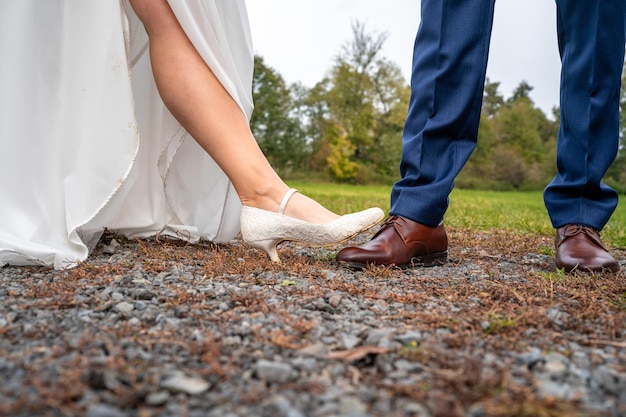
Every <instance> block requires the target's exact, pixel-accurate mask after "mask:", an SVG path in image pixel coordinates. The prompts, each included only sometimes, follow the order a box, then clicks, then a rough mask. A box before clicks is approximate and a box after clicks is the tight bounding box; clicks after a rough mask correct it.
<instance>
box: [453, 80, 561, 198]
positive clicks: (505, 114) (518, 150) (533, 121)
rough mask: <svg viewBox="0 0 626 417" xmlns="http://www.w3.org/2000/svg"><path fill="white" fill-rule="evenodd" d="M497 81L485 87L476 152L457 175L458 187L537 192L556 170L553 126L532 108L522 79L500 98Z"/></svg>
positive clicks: (529, 88) (488, 83)
mask: <svg viewBox="0 0 626 417" xmlns="http://www.w3.org/2000/svg"><path fill="white" fill-rule="evenodd" d="M498 85H499V84H498V83H491V82H489V81H487V82H486V84H485V93H484V97H485V99H487V102H486V104H483V109H482V114H481V122H480V126H479V132H478V138H479V139H478V145H477V149H476V151H475V152H474V154H473V155H472V157H471V158H470V160H469V161H468V163H467V165H466V167H465V168H464V170H463V173H462V175H460V176H459V181H458V185H459V186H460V187H463V186H465V187H476V186H479V187H488V188H494V187H495V188H537V187H538V186H543V185H545V184H546V183H547V182H548V181H549V179H550V178H552V176H553V175H554V172H555V158H554V154H555V142H556V134H557V129H558V127H557V126H558V125H557V124H556V122H554V121H550V120H549V119H548V118H547V117H546V115H545V114H544V113H543V111H541V109H539V108H537V107H535V105H534V103H533V101H532V99H531V98H530V96H529V94H528V93H529V92H530V91H532V87H531V86H530V85H528V83H526V82H524V81H522V82H521V83H520V84H519V86H518V87H517V88H516V89H515V90H514V92H513V94H512V96H511V97H510V98H508V99H507V100H504V98H503V97H502V96H500V95H499V94H498V93H497V87H498Z"/></svg>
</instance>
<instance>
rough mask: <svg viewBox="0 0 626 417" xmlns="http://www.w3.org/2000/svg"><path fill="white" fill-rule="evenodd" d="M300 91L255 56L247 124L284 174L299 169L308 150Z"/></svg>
mask: <svg viewBox="0 0 626 417" xmlns="http://www.w3.org/2000/svg"><path fill="white" fill-rule="evenodd" d="M301 94H302V92H301V91H300V87H299V86H297V85H296V86H291V87H288V86H287V85H286V83H285V81H284V79H283V78H282V76H281V75H280V74H278V72H276V71H275V70H274V69H272V68H270V67H268V66H267V65H265V63H264V61H263V58H261V57H258V56H255V58H254V78H253V88H252V96H253V99H254V112H253V113H252V118H251V120H250V127H251V129H252V132H253V134H254V135H255V137H256V139H257V142H258V143H259V146H260V147H261V149H262V150H263V152H264V153H265V155H266V157H267V159H268V160H269V161H270V163H271V164H272V166H273V167H274V169H275V170H276V171H278V172H279V173H280V174H281V175H283V176H288V175H289V173H290V172H291V171H292V170H294V169H297V170H300V169H302V167H303V164H304V161H305V160H306V157H307V156H308V155H309V154H310V147H308V146H307V141H306V136H305V132H304V131H303V129H302V127H301V121H300V115H299V110H300V109H299V104H298V96H299V95H301Z"/></svg>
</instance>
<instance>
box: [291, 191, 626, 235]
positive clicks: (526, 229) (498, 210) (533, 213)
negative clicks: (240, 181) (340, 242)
mask: <svg viewBox="0 0 626 417" xmlns="http://www.w3.org/2000/svg"><path fill="white" fill-rule="evenodd" d="M290 185H291V186H292V187H295V188H297V189H298V190H300V191H301V192H302V193H304V194H306V195H308V196H310V197H312V198H314V199H316V200H318V201H319V202H321V203H322V204H324V205H325V206H326V207H328V208H330V209H331V210H333V211H335V212H337V213H341V214H344V213H348V212H352V211H357V210H362V209H364V208H367V207H372V206H377V207H380V208H382V209H383V210H385V211H386V212H387V211H388V210H389V192H390V190H391V185H389V186H361V185H346V184H332V183H306V182H290ZM445 222H446V225H448V226H452V227H456V228H468V229H475V230H489V229H506V230H516V231H518V232H519V233H523V234H531V233H537V234H543V235H546V236H552V235H553V233H554V231H553V229H552V226H551V224H550V220H549V219H548V214H547V212H546V209H545V207H544V205H543V198H542V193H541V191H532V192H512V191H511V192H497V191H474V190H454V191H453V192H452V195H451V196H450V208H449V210H448V213H447V215H446V218H445ZM602 238H603V240H604V241H605V242H606V243H607V244H608V245H609V246H611V247H615V248H626V205H624V203H620V205H619V206H618V207H617V210H616V211H615V213H614V214H613V217H611V221H610V222H609V224H607V226H606V228H605V229H604V231H603V232H602Z"/></svg>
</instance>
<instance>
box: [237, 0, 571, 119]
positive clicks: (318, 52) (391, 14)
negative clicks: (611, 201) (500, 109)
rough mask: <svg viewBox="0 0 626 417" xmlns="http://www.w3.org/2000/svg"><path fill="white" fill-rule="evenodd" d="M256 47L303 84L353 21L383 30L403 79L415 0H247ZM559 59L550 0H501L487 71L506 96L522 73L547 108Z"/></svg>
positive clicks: (319, 72)
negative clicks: (498, 83)
mask: <svg viewBox="0 0 626 417" xmlns="http://www.w3.org/2000/svg"><path fill="white" fill-rule="evenodd" d="M246 4H247V7H248V15H249V19H250V26H251V28H252V39H253V43H254V49H255V53H256V54H258V55H261V56H262V57H263V58H264V59H265V63H266V64H267V65H269V66H270V67H272V68H274V69H275V70H276V71H278V73H280V74H281V75H282V76H283V77H284V78H285V80H286V81H287V82H288V83H294V82H298V81H299V82H301V83H302V84H304V85H305V86H307V87H311V86H313V85H314V84H315V83H316V82H318V81H320V80H321V79H322V78H323V77H324V75H326V73H327V72H328V71H329V70H330V68H331V66H332V63H333V58H334V57H335V56H336V55H337V53H338V52H339V51H340V50H341V46H342V45H343V44H345V43H347V42H349V41H350V40H351V39H352V26H351V25H352V22H353V21H355V20H358V21H360V22H362V23H364V24H365V28H366V31H367V32H379V33H382V32H386V33H387V34H388V38H387V41H386V43H385V48H384V50H383V55H384V56H385V57H386V58H387V59H389V60H391V61H393V62H394V63H396V64H397V65H398V66H399V67H400V68H401V69H402V72H403V74H404V75H405V77H406V79H407V82H408V80H409V77H410V73H411V55H412V52H413V41H414V40H415V34H416V32H417V27H418V25H419V20H420V1H419V0H385V1H383V0H247V1H246ZM559 71H560V62H559V57H558V49H557V42H556V18H555V5H554V1H553V0H498V1H497V2H496V12H495V22H494V28H493V34H492V38H491V52H490V55H489V66H488V69H487V76H488V77H489V79H490V80H491V81H498V82H500V83H501V84H500V93H501V94H503V95H504V96H505V97H509V96H510V94H511V92H512V90H513V89H514V88H515V87H516V86H517V85H519V83H520V82H521V81H522V80H524V81H526V82H528V83H529V84H530V85H531V86H533V87H534V89H533V91H532V92H531V94H530V95H531V98H532V99H533V100H534V101H535V103H536V105H537V106H539V107H540V108H541V109H543V110H544V112H546V113H547V114H548V115H549V114H551V109H552V107H553V106H555V105H557V104H558V98H559Z"/></svg>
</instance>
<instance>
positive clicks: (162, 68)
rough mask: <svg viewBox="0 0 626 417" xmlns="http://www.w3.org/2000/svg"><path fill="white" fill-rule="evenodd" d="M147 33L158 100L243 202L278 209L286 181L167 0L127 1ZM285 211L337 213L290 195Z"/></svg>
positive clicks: (325, 216)
mask: <svg viewBox="0 0 626 417" xmlns="http://www.w3.org/2000/svg"><path fill="white" fill-rule="evenodd" d="M130 3H131V5H132V7H133V9H134V10H135V13H137V16H138V17H139V18H140V19H141V21H142V22H143V24H144V26H145V28H146V31H147V32H148V36H149V38H150V59H151V62H152V71H153V73H154V77H155V80H156V83H157V87H158V90H159V93H160V95H161V98H162V99H163V102H164V103H165V105H166V106H167V108H168V109H169V110H170V111H171V112H172V114H173V115H174V117H176V119H177V120H178V121H179V122H180V123H181V124H182V125H183V127H184V128H185V129H186V130H187V131H188V132H189V133H190V134H191V135H192V136H193V137H194V138H195V139H196V140H197V141H198V143H199V144H200V146H202V147H203V148H204V150H206V152H208V154H209V155H211V157H212V158H213V159H214V160H215V162H217V164H218V165H219V166H220V167H221V168H222V169H223V170H224V172H225V173H226V175H227V176H228V177H229V179H230V180H231V181H232V183H233V186H234V187H235V190H236V191H237V194H238V195H239V198H240V199H241V201H242V203H243V204H244V205H247V206H252V207H257V208H261V209H264V210H270V211H277V210H278V206H279V204H280V202H281V200H282V198H283V196H284V195H285V193H286V192H287V190H288V186H287V185H286V184H285V183H284V182H283V181H282V180H281V179H280V177H279V176H278V175H277V174H276V172H275V171H274V170H273V169H272V167H271V166H270V164H269V162H268V161H267V159H266V158H265V155H263V153H262V152H261V150H260V148H259V146H258V144H257V142H256V140H255V139H254V137H253V135H252V132H251V131H250V127H249V124H248V120H247V119H246V117H245V115H244V114H243V112H242V111H241V109H240V108H239V106H238V105H237V104H236V103H235V101H234V100H233V99H232V97H231V96H230V95H229V94H228V92H227V91H226V90H225V89H224V87H223V86H222V85H221V83H220V82H219V81H218V79H217V78H216V77H215V75H214V74H213V72H212V71H211V70H210V68H209V67H208V66H207V65H206V63H205V62H204V60H203V59H202V58H201V57H200V55H199V54H198V52H197V51H196V49H195V47H194V46H193V45H192V43H191V42H190V40H189V39H188V37H187V35H186V34H185V33H184V31H183V29H182V28H181V26H180V24H179V23H178V21H177V20H176V17H175V16H174V13H173V12H172V10H171V9H170V7H169V5H168V3H167V1H166V0H130ZM285 214H286V215H288V216H291V217H295V218H299V219H302V220H306V221H309V222H313V223H325V222H329V221H332V220H334V219H336V218H337V217H338V216H337V215H336V214H334V213H332V212H331V211H329V210H327V209H326V208H324V207H323V206H321V205H320V204H318V203H317V202H316V201H314V200H312V199H310V198H308V197H306V196H304V195H302V194H295V195H294V196H293V197H292V198H291V199H290V200H289V204H288V205H287V208H286V210H285Z"/></svg>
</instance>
